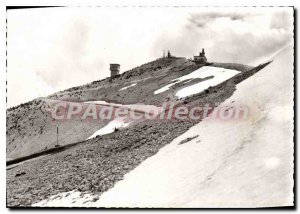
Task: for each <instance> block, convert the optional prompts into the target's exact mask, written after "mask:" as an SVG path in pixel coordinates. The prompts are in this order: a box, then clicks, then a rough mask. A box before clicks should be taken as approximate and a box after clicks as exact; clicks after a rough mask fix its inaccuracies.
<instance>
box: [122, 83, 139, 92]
mask: <svg viewBox="0 0 300 214" xmlns="http://www.w3.org/2000/svg"><path fill="white" fill-rule="evenodd" d="M136 84H137V83H133V84H131V85H129V86H126V87H124V88H121V89H120V90H119V91H123V90H126V89H128V88H130V87H133V86H135V85H136Z"/></svg>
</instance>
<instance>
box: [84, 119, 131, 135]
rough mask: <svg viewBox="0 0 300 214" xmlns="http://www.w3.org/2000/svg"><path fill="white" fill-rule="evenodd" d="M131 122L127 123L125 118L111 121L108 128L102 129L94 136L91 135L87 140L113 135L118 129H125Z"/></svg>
mask: <svg viewBox="0 0 300 214" xmlns="http://www.w3.org/2000/svg"><path fill="white" fill-rule="evenodd" d="M130 123H131V122H125V118H117V119H114V120H112V121H110V122H109V123H108V124H107V125H106V126H104V127H103V128H101V129H100V130H98V131H96V132H95V133H94V134H93V135H91V136H90V137H89V138H87V140H89V139H92V138H94V137H96V136H98V135H106V134H110V133H113V132H114V131H115V129H116V128H125V127H126V126H128V125H129V124H130Z"/></svg>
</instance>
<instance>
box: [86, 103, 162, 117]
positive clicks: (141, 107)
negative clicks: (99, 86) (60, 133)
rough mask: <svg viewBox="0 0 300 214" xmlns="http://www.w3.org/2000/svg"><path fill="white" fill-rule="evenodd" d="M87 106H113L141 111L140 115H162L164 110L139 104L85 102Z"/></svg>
mask: <svg viewBox="0 0 300 214" xmlns="http://www.w3.org/2000/svg"><path fill="white" fill-rule="evenodd" d="M84 103H87V104H96V105H104V106H112V107H122V108H128V109H129V110H134V111H139V112H140V113H144V114H145V113H155V114H160V113H161V112H162V111H163V110H164V108H163V107H158V106H155V105H145V104H143V103H137V104H130V105H122V104H117V103H108V102H106V101H88V102H84Z"/></svg>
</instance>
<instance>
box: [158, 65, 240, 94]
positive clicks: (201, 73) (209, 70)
mask: <svg viewBox="0 0 300 214" xmlns="http://www.w3.org/2000/svg"><path fill="white" fill-rule="evenodd" d="M238 73H240V72H239V71H236V70H232V69H225V68H218V67H212V66H203V67H201V68H199V69H197V70H196V71H193V72H192V73H190V74H188V75H185V76H182V77H179V78H177V79H174V80H172V81H175V82H173V83H170V84H168V85H166V86H164V87H162V88H160V89H158V90H156V91H155V92H154V94H159V93H162V92H165V91H167V90H169V89H170V88H171V87H172V86H173V85H175V84H177V83H180V82H182V81H185V80H189V81H191V80H192V79H195V78H201V79H204V78H207V77H210V76H213V78H212V79H208V80H205V81H202V82H199V83H196V84H194V85H191V86H187V87H185V88H183V89H181V90H179V91H178V92H177V93H176V96H177V97H179V98H182V97H186V96H190V95H192V94H197V93H200V92H202V91H204V90H205V89H207V88H209V87H210V86H216V85H218V84H220V83H222V82H224V81H225V80H227V79H229V78H231V77H233V76H235V75H236V74H238ZM189 81H188V82H189Z"/></svg>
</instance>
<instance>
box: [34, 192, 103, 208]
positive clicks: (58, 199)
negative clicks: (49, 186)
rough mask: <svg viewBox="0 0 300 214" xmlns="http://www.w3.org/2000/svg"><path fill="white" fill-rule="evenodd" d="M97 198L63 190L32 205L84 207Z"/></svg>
mask: <svg viewBox="0 0 300 214" xmlns="http://www.w3.org/2000/svg"><path fill="white" fill-rule="evenodd" d="M97 200H98V196H95V195H92V194H88V193H81V192H78V191H70V192H63V193H59V194H57V195H54V196H51V197H50V198H49V199H45V200H43V201H40V202H38V203H35V204H33V205H32V206H33V207H85V206H89V205H90V203H91V202H95V201H97Z"/></svg>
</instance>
